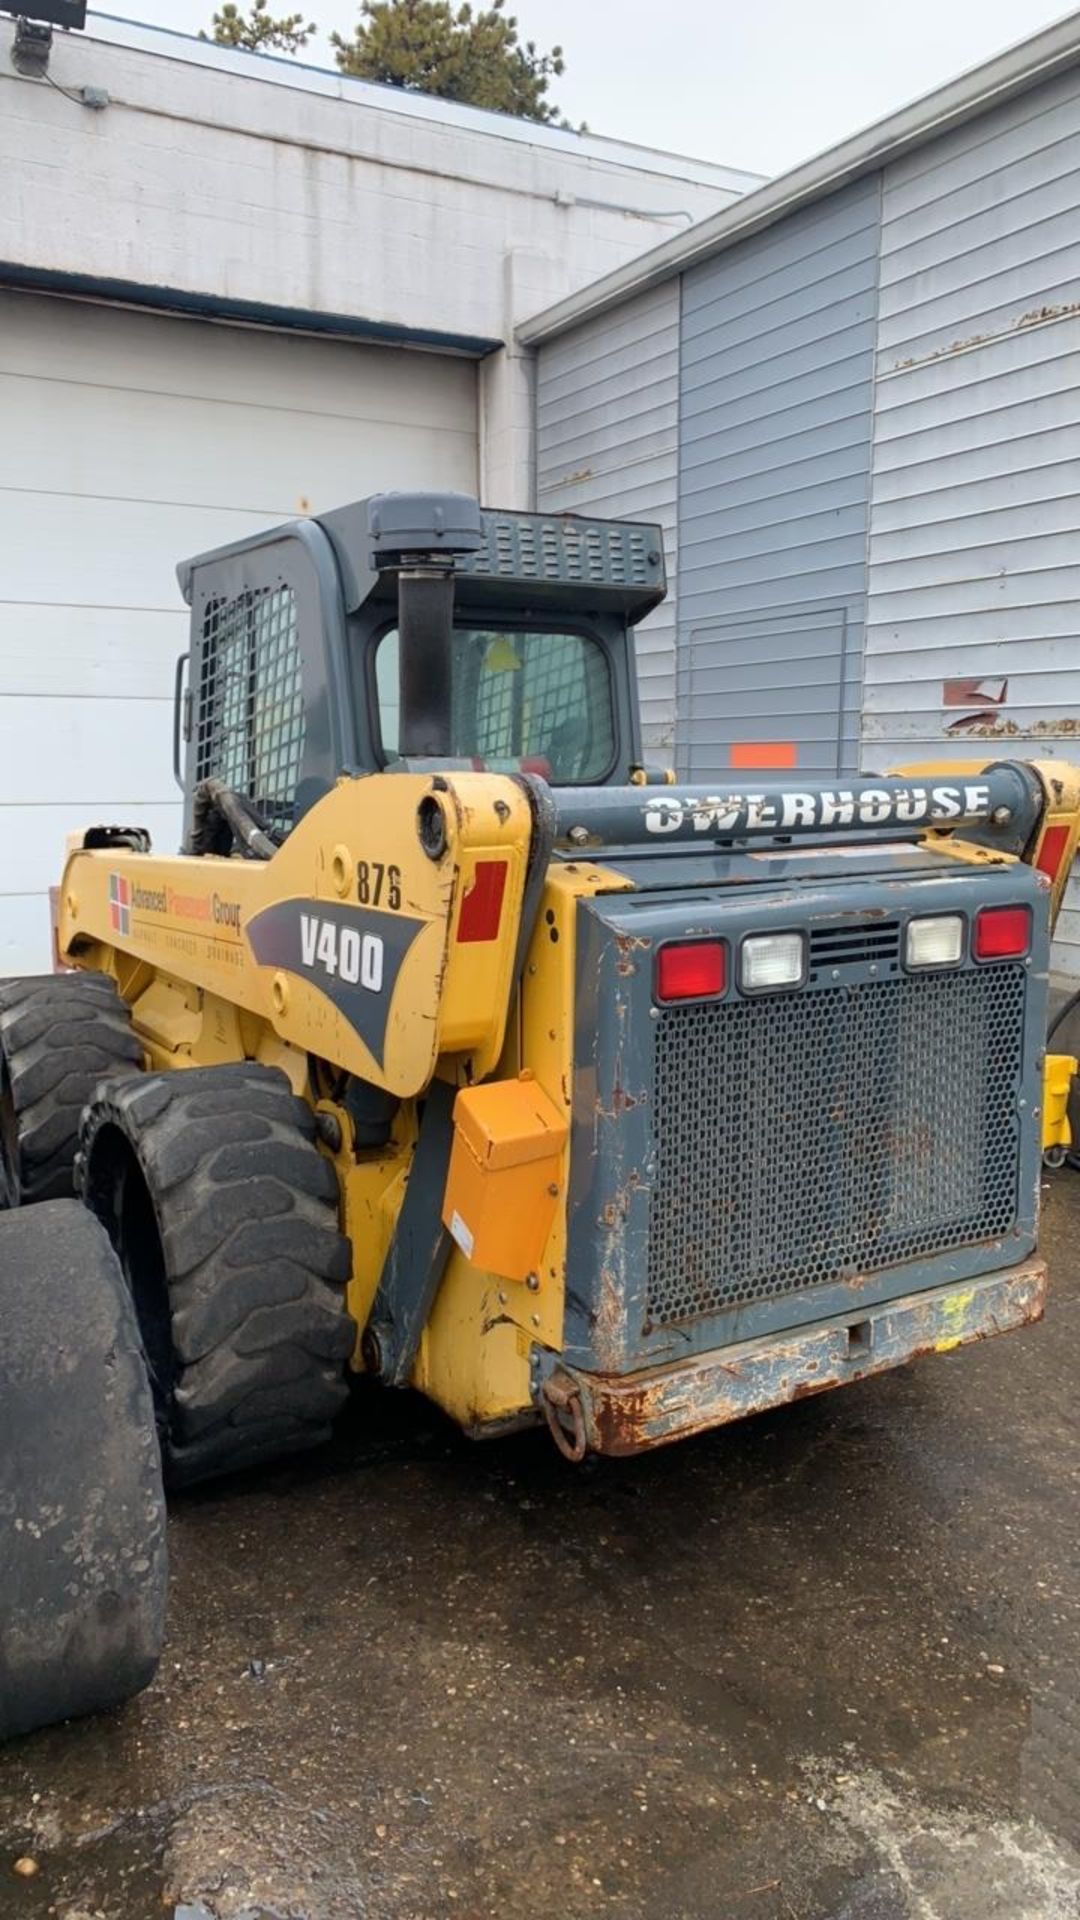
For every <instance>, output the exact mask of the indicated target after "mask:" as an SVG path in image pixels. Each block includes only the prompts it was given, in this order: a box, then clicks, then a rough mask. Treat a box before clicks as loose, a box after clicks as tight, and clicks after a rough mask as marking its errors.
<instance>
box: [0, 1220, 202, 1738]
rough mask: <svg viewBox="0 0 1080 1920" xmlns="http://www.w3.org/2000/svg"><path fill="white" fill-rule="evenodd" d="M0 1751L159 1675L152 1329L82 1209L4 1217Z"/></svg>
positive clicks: (159, 1515) (160, 1563) (161, 1583)
mask: <svg viewBox="0 0 1080 1920" xmlns="http://www.w3.org/2000/svg"><path fill="white" fill-rule="evenodd" d="M0 1326H2V1329H3V1332H2V1335H0V1542H2V1546H0V1739H3V1740H6V1739H9V1738H10V1737H11V1736H12V1735H13V1734H17V1733H28V1732H29V1731H30V1730H31V1729H32V1728H34V1727H41V1726H46V1725H48V1723H49V1722H50V1721H53V1720H67V1719H69V1718H71V1717H72V1716H73V1715H75V1714H82V1713H94V1712H97V1711H98V1709H99V1708H102V1707H114V1706H118V1705H119V1703H120V1702H121V1701H122V1700H126V1699H128V1698H129V1697H130V1695H131V1694H133V1693H138V1691H139V1689H140V1688H141V1687H145V1686H146V1685H147V1683H148V1682H149V1681H150V1680H151V1679H152V1678H153V1675H154V1670H155V1668H156V1666H157V1663H158V1658H159V1655H160V1652H161V1640H162V1633H163V1629H164V1619H165V1580H166V1559H165V1499H164V1494H163V1492H162V1486H161V1462H160V1459H159V1457H158V1447H157V1436H156V1433H155V1431H154V1406H153V1399H152V1396H151V1393H150V1383H149V1380H148V1378H147V1373H146V1366H145V1363H144V1361H143V1357H142V1347H141V1342H140V1339H139V1330H138V1326H137V1324H136V1320H135V1314H134V1312H133V1310H132V1305H131V1300H130V1297H129V1295H128V1291H127V1288H126V1286H125V1285H124V1281H123V1277H122V1275H121V1272H120V1268H119V1266H118V1264H117V1261H116V1257H115V1255H114V1253H113V1251H112V1248H111V1247H110V1245H109V1242H108V1240H107V1238H106V1236H105V1234H104V1233H103V1232H102V1230H101V1228H100V1226H99V1225H98V1222H97V1221H96V1220H94V1219H92V1218H91V1216H90V1215H89V1214H88V1213H87V1211H86V1208H85V1207H81V1206H79V1204H78V1202H77V1201H75V1200H61V1201H54V1202H52V1203H51V1204H50V1205H47V1206H43V1207H35V1208H34V1209H33V1211H32V1212H30V1213H21V1212H20V1213H13V1214H8V1215H5V1216H4V1217H3V1218H2V1219H0Z"/></svg>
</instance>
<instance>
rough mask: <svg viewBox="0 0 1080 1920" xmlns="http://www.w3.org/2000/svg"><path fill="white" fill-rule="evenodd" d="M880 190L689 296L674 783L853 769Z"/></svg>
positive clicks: (784, 231)
mask: <svg viewBox="0 0 1080 1920" xmlns="http://www.w3.org/2000/svg"><path fill="white" fill-rule="evenodd" d="M879 202H880V190H879V180H878V178H877V176H873V177H871V178H869V179H866V180H863V181H859V182H858V183H857V184H856V185H854V186H852V187H848V188H845V189H844V191H843V192H841V193H838V194H836V195H834V196H833V197H832V198H831V199H829V200H826V201H823V202H821V203H820V204H819V205H816V206H813V207H810V208H808V209H806V210H804V211H802V212H800V213H797V214H794V215H792V216H791V217H790V218H789V219H787V220H785V221H783V222H782V223H781V224H780V225H778V226H776V227H773V228H771V229H769V230H768V231H767V232H766V233H764V234H761V235H758V236H756V237H754V238H753V239H750V240H748V241H746V242H745V243H744V244H743V245H742V246H740V247H738V248H736V249H733V250H732V251H731V252H730V253H725V254H721V255H720V256H719V257H718V258H717V259H715V260H713V261H709V262H708V263H706V264H704V265H702V266H700V267H695V268H694V269H693V270H692V271H690V272H689V273H687V274H686V276H685V278H684V282H683V303H682V328H681V394H680V409H681V431H680V448H679V649H678V676H679V677H678V748H677V761H678V766H679V770H680V772H681V773H682V774H684V775H685V776H687V777H689V778H694V779H697V778H711V777H713V776H719V775H722V774H724V773H726V772H727V771H728V770H729V769H730V767H731V764H732V751H733V749H734V750H736V753H737V752H738V750H739V749H742V750H743V752H744V754H745V753H746V752H749V753H750V754H751V755H752V753H753V751H754V748H755V743H757V744H760V743H770V744H772V745H775V744H776V743H780V744H781V745H786V744H789V743H790V745H791V747H792V749H793V751H794V753H795V754H796V756H797V757H796V764H797V766H798V767H799V769H800V770H801V771H804V772H808V773H823V774H829V773H837V772H840V771H842V770H845V769H848V768H851V767H854V765H855V764H856V760H857V743H858V701H859V673H860V656H861V650H862V627H863V620H864V614H865V593H866V532H867V512H868V491H869V471H870V438H871V422H872V400H873V356H874V338H875V316H876V294H877V260H878V225H879Z"/></svg>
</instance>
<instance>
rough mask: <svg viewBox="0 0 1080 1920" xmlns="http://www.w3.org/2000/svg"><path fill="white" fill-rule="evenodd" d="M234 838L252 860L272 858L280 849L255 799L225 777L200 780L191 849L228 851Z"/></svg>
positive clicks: (193, 806) (196, 851)
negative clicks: (236, 789)
mask: <svg viewBox="0 0 1080 1920" xmlns="http://www.w3.org/2000/svg"><path fill="white" fill-rule="evenodd" d="M234 841H235V842H236V844H237V845H238V846H239V847H240V849H241V851H242V852H244V853H245V854H246V855H247V856H248V858H249V859H250V860H270V859H272V858H273V856H274V854H275V853H276V852H277V841H276V840H275V839H274V838H273V836H272V834H271V832H270V830H269V828H268V826H267V823H266V821H265V820H264V819H263V817H262V815H261V814H260V812H259V810H258V808H257V807H256V806H255V805H254V803H253V802H252V801H251V800H248V799H246V798H244V796H243V795H241V794H239V793H234V792H233V790H232V788H231V787H227V786H226V785H225V782H224V781H223V780H213V779H210V780H200V782H199V784H198V786H197V787H196V789H195V792H194V795H193V798H192V819H191V833H190V835H189V838H188V852H189V853H194V854H206V853H228V852H230V850H231V847H232V844H233V842H234Z"/></svg>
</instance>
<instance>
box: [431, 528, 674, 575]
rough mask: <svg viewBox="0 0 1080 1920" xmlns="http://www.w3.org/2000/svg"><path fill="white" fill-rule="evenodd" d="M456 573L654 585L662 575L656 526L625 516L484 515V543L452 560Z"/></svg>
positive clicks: (660, 544) (659, 541) (660, 549)
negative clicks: (638, 523)
mask: <svg viewBox="0 0 1080 1920" xmlns="http://www.w3.org/2000/svg"><path fill="white" fill-rule="evenodd" d="M457 569H458V572H459V573H478V574H485V575H492V574H496V575H500V576H502V577H503V578H506V579H515V580H582V581H589V580H591V581H595V582H596V583H597V584H598V585H603V586H612V587H619V586H631V587H655V586H657V585H659V584H661V583H662V581H663V577H664V568H663V546H662V542H661V539H660V530H659V528H658V527H648V526H636V525H634V524H633V523H631V522H629V521H627V522H622V521H608V520H576V519H547V518H545V517H544V515H542V514H521V513H518V514H514V515H512V516H507V517H506V518H501V517H500V516H499V515H498V514H494V513H486V514H485V515H484V545H483V547H482V548H481V549H480V551H479V552H478V553H475V554H468V555H465V556H463V557H462V558H461V559H459V560H458V562H457Z"/></svg>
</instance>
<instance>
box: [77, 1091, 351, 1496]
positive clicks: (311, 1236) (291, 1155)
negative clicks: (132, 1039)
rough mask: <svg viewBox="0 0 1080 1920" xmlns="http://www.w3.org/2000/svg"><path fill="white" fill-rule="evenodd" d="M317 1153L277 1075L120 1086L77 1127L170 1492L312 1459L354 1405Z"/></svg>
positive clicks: (344, 1249) (82, 1170)
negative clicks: (282, 1460)
mask: <svg viewBox="0 0 1080 1920" xmlns="http://www.w3.org/2000/svg"><path fill="white" fill-rule="evenodd" d="M314 1140H315V1125H314V1119H313V1116H312V1113H311V1111H310V1109H309V1108H308V1107H307V1106H306V1105H305V1104H304V1102H303V1101H302V1100H298V1099H297V1098H296V1097H295V1096H294V1095H293V1093H292V1092H291V1091H290V1088H289V1084H288V1081H287V1080H286V1078H285V1076H284V1074H282V1073H279V1072H278V1071H277V1069H276V1068H270V1067H259V1066H252V1065H241V1066H222V1067H194V1068H189V1069H186V1070H184V1071H178V1072H173V1073H153V1074H142V1075H139V1076H138V1078H134V1079H128V1080H113V1081H110V1082H109V1083H108V1084H107V1085H105V1086H104V1087H102V1088H101V1089H100V1091H99V1092H98V1094H97V1095H96V1096H95V1098H94V1099H93V1100H92V1101H91V1103H90V1104H89V1106H88V1107H87V1109H86V1111H85V1114H84V1116H83V1124H82V1141H81V1146H80V1150H79V1159H78V1165H77V1169H76V1177H77V1180H78V1183H79V1186H80V1190H81V1192H82V1194H83V1198H84V1199H85V1200H86V1202H87V1204H88V1205H89V1206H90V1207H92V1208H93V1210H94V1212H95V1213H96V1214H97V1215H98V1217H99V1219H100V1220H101V1221H102V1223H103V1224H104V1226H105V1228H106V1230H107V1232H108V1234H109V1237H110V1239H111V1240H112V1243H113V1245H114V1247H115V1248H116V1251H117V1253H118V1255H119V1258H120V1264H121V1266H122V1267H123V1269H124V1274H125V1277H126V1279H127V1281H128V1285H129V1286H130V1288H131V1291H132V1294H133V1297H134V1300H135V1306H136V1311H137V1313H138V1316H139V1325H140V1327H141V1329H142V1336H143V1342H144V1344H145V1348H146V1352H147V1356H148V1359H149V1363H150V1373H151V1379H152V1382H153V1387H154V1399H155V1404H156V1407H157V1418H158V1435H159V1439H160V1441H161V1450H162V1456H163V1459H164V1462H165V1474H166V1479H167V1480H168V1482H169V1483H170V1484H171V1485H173V1486H182V1485H188V1484H190V1483H191V1482H192V1481H195V1480H203V1479H207V1478H209V1477H210V1476H211V1475H214V1474H220V1473H228V1472H231V1471H232V1470H233V1469H234V1468H236V1467H247V1466H252V1465H255V1464H257V1463H259V1462H262V1461H265V1460H269V1459H272V1458H274V1457H275V1456H276V1455H278V1454H284V1453H295V1452H297V1451H300V1450H302V1449H304V1448H307V1447H313V1446H317V1445H318V1444H319V1443H320V1442H321V1441H323V1440H325V1439H327V1438H328V1436H329V1433H330V1426H331V1422H332V1420H333V1418H334V1416H335V1414H336V1413H337V1412H338V1410H339V1408H340V1407H341V1405H342V1404H343V1402H344V1400H345V1399H346V1397H347V1392H348V1389H347V1386H346V1382H345V1374H344V1364H343V1363H344V1361H345V1359H346V1357H347V1356H348V1355H349V1354H350V1353H351V1352H352V1349H353V1346H354V1343H355V1339H356V1328H355V1325H354V1323H353V1321H352V1320H351V1319H350V1318H349V1316H348V1314H347V1313H346V1312H345V1310H344V1304H343V1289H344V1286H345V1282H346V1281H347V1279H348V1277H349V1270H350V1255H349V1244H348V1241H347V1240H345V1239H344V1238H343V1237H342V1235H341V1234H340V1233H339V1232H338V1229H337V1203H338V1185H337V1176H336V1174H335V1173H334V1170H333V1168H332V1166H331V1165H330V1164H329V1162H328V1161H327V1160H325V1159H324V1158H323V1156H322V1155H321V1154H320V1153H319V1151H318V1149H317V1148H316V1146H315V1144H314Z"/></svg>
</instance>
